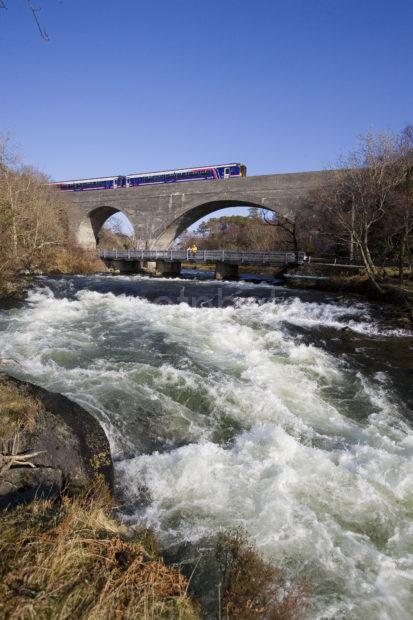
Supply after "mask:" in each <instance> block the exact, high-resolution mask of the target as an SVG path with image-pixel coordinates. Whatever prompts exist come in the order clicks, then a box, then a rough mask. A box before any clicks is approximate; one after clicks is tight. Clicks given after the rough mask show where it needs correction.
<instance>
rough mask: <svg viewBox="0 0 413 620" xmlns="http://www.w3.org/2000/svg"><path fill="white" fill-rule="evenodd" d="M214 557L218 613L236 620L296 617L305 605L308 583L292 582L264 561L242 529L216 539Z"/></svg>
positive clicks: (302, 611) (276, 619)
mask: <svg viewBox="0 0 413 620" xmlns="http://www.w3.org/2000/svg"><path fill="white" fill-rule="evenodd" d="M216 559H217V562H218V566H219V571H220V576H221V601H220V609H221V612H220V616H221V617H222V618H226V619H227V620H230V619H237V620H252V619H257V618H260V619H265V620H298V619H300V618H302V617H303V615H304V612H305V609H306V607H307V599H308V594H309V586H308V584H307V583H306V582H305V581H301V582H299V583H296V584H292V583H291V582H290V581H289V580H288V579H287V578H286V577H285V575H284V574H283V573H282V571H281V570H279V569H278V568H276V567H275V566H273V565H272V564H270V563H269V562H266V561H265V560H264V559H263V558H262V557H261V555H260V554H259V553H258V552H257V550H256V549H255V548H254V546H253V545H252V544H251V543H250V542H249V541H248V538H247V536H246V534H245V532H244V531H243V530H236V531H235V532H229V533H223V534H221V535H220V536H219V538H218V543H217V548H216Z"/></svg>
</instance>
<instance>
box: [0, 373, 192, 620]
mask: <svg viewBox="0 0 413 620" xmlns="http://www.w3.org/2000/svg"><path fill="white" fill-rule="evenodd" d="M112 490H113V463H112V459H111V455H110V450H109V443H108V440H107V438H106V435H105V433H104V431H103V429H102V428H101V426H100V424H99V423H98V422H97V421H96V420H95V419H94V418H93V416H91V415H90V414H89V413H88V412H87V411H85V410H84V409H83V408H82V407H80V406H79V405H77V404H76V403H73V402H72V401H70V400H69V399H68V398H66V397H64V396H62V395H60V394H54V393H51V392H48V391H47V390H44V389H43V388H41V387H39V386H37V385H33V384H30V383H27V382H24V381H19V380H17V379H15V378H12V377H10V376H8V375H6V374H4V373H1V374H0V555H1V558H2V562H1V567H0V582H1V585H0V616H1V617H2V618H8V617H19V618H26V617H33V616H34V615H35V616H36V617H53V618H56V617H65V618H67V617H76V618H91V617H94V618H113V617H115V616H116V617H123V618H137V617H150V618H155V617H156V618H160V617H165V618H180V619H182V620H195V619H196V618H198V617H199V616H198V611H197V607H196V605H195V604H194V603H193V602H192V601H191V599H190V598H189V597H188V595H187V587H188V582H187V580H186V579H185V577H183V576H182V575H181V574H180V572H179V570H178V569H176V568H174V567H168V566H166V565H165V564H164V562H163V559H162V557H161V556H160V555H159V553H158V551H157V543H156V540H155V538H154V536H153V534H152V532H150V531H149V530H146V529H144V528H137V527H136V526H135V527H134V528H128V527H126V526H125V525H123V524H122V523H120V522H119V521H117V520H116V518H115V517H114V510H115V503H114V499H113V496H112Z"/></svg>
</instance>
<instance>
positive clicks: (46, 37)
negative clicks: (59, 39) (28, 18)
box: [27, 0, 50, 41]
mask: <svg viewBox="0 0 413 620" xmlns="http://www.w3.org/2000/svg"><path fill="white" fill-rule="evenodd" d="M27 5H28V7H29V9H30V10H31V12H32V14H33V19H34V21H35V22H36V24H37V27H38V29H39V32H40V36H41V37H42V39H43V41H50V39H49V35H48V34H47V32H46V30H45V28H44V27H43V26H42V25H41V23H40V21H39V18H38V17H37V13H39V12H40V11H41V7H35V6H33V4H32V2H31V0H27Z"/></svg>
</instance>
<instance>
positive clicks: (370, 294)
mask: <svg viewBox="0 0 413 620" xmlns="http://www.w3.org/2000/svg"><path fill="white" fill-rule="evenodd" d="M284 279H285V283H286V285H287V286H288V287H291V288H304V289H316V290H319V291H326V292H332V293H339V294H344V295H346V296H350V295H353V296H354V295H355V296H358V297H362V298H365V299H368V300H369V301H372V302H374V303H376V304H377V305H378V306H379V307H380V310H381V313H382V316H383V319H384V321H385V322H386V323H389V324H390V325H393V326H394V327H400V328H403V329H413V293H412V292H411V291H410V290H409V289H408V288H407V287H406V288H404V287H401V286H398V285H397V284H396V283H395V282H394V281H392V280H391V279H388V280H385V281H384V282H383V283H382V284H381V288H382V291H381V292H380V291H379V290H377V288H375V287H374V286H373V284H372V283H371V282H370V281H369V279H368V278H367V276H365V275H363V274H362V273H358V272H356V273H354V271H353V272H352V273H351V272H349V270H348V269H342V270H341V271H340V270H332V269H331V268H328V267H323V266H315V265H305V266H302V267H300V268H293V269H289V270H288V272H287V273H286V274H285V275H284Z"/></svg>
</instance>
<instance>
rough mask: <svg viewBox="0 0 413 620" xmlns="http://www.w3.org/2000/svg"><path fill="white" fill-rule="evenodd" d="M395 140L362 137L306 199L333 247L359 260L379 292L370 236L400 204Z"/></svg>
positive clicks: (401, 169) (401, 176)
mask: <svg viewBox="0 0 413 620" xmlns="http://www.w3.org/2000/svg"><path fill="white" fill-rule="evenodd" d="M403 162H404V160H403V158H402V157H401V152H400V140H399V138H398V137H397V136H393V135H391V134H386V133H382V134H376V135H373V134H366V135H365V136H363V138H362V140H361V144H360V148H359V149H358V150H357V151H355V152H354V153H352V154H351V155H350V157H348V159H346V160H345V161H344V162H343V163H342V166H341V169H340V170H338V171H337V173H336V175H335V176H333V177H332V178H331V179H330V181H329V182H326V183H324V185H323V186H321V187H320V188H319V189H318V190H317V191H316V192H314V193H313V196H312V199H313V201H314V202H315V203H316V204H318V207H319V208H321V210H322V212H323V214H324V217H325V226H326V227H330V228H333V230H334V234H335V235H336V239H337V241H338V242H339V243H346V244H348V246H349V254H350V257H351V258H352V257H353V256H354V252H357V254H358V255H359V256H360V258H361V260H362V261H363V264H364V266H365V268H366V272H367V275H368V277H369V279H370V280H371V282H372V283H373V285H374V286H375V287H376V288H377V289H378V290H381V286H380V284H379V280H380V275H379V270H378V268H377V266H376V264H375V261H374V260H373V256H372V238H373V235H374V231H376V230H378V228H379V227H380V226H381V225H382V224H383V223H384V222H385V220H386V217H387V216H388V214H389V213H390V212H391V210H392V209H394V208H395V205H396V204H397V202H398V201H400V195H401V194H400V192H401V188H402V187H403V185H404V184H405V183H406V178H407V177H406V174H407V172H406V167H405V165H404V163H403Z"/></svg>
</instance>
